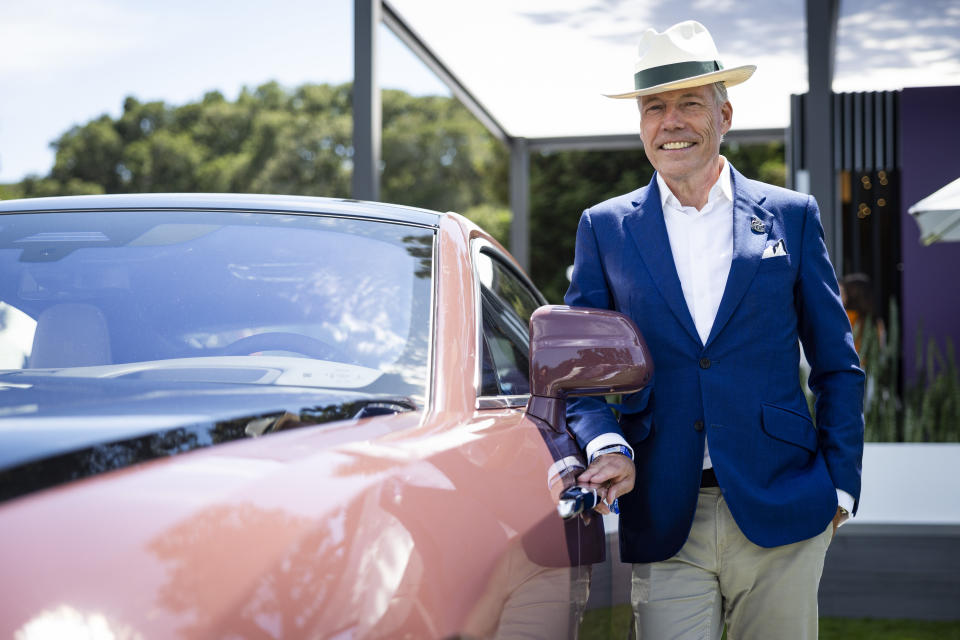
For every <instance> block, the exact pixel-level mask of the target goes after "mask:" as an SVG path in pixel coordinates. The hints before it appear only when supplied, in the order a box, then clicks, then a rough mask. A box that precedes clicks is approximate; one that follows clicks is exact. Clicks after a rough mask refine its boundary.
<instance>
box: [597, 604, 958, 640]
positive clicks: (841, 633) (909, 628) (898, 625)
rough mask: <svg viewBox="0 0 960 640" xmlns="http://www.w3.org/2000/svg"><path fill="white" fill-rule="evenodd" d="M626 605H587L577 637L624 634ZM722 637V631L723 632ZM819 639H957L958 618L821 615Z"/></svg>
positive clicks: (627, 620) (603, 637) (603, 639)
mask: <svg viewBox="0 0 960 640" xmlns="http://www.w3.org/2000/svg"><path fill="white" fill-rule="evenodd" d="M629 624H630V606H629V605H626V604H623V605H618V606H616V607H611V608H601V609H591V610H590V611H587V613H586V615H584V617H583V623H582V624H581V625H580V639H581V640H611V639H614V638H616V639H618V640H619V639H620V638H626V637H627V629H628V627H629ZM724 637H726V635H724ZM820 640H960V620H958V621H951V622H930V621H926V620H876V619H858V618H821V619H820Z"/></svg>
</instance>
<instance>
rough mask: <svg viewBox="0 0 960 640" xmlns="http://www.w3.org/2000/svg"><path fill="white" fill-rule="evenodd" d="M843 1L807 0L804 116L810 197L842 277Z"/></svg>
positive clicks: (831, 255)
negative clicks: (839, 70) (838, 80)
mask: <svg viewBox="0 0 960 640" xmlns="http://www.w3.org/2000/svg"><path fill="white" fill-rule="evenodd" d="M839 10H840V0H807V73H808V78H809V85H810V89H809V91H808V92H807V99H806V104H805V105H804V114H803V145H804V154H803V155H804V158H805V159H806V162H805V165H806V168H807V171H808V172H809V175H810V193H811V194H813V196H814V197H816V199H817V202H818V203H819V204H820V214H821V217H822V221H823V229H824V236H825V238H824V239H825V241H826V244H827V251H828V252H829V253H830V259H831V260H832V261H833V267H834V269H836V271H837V273H843V219H842V218H841V217H840V201H839V193H838V189H837V172H836V168H835V167H834V164H833V110H832V100H833V67H834V52H835V50H836V40H837V17H838V14H839Z"/></svg>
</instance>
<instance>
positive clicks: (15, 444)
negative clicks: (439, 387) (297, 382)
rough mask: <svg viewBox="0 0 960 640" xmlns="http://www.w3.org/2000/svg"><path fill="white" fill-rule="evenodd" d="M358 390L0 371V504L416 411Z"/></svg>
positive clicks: (408, 404)
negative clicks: (197, 455)
mask: <svg viewBox="0 0 960 640" xmlns="http://www.w3.org/2000/svg"><path fill="white" fill-rule="evenodd" d="M415 408H416V407H415V405H414V403H413V402H412V401H411V400H409V399H408V398H403V397H393V396H384V395H375V394H366V393H360V392H356V391H344V390H339V389H337V390H331V389H320V388H305V387H293V386H272V385H263V384H237V383H233V384H231V383H221V382H177V381H158V380H142V379H129V378H102V377H74V376H65V375H62V372H51V373H47V374H44V373H37V372H28V371H22V372H10V373H5V374H0V500H6V499H10V498H14V497H17V496H20V495H24V494H27V493H30V492H33V491H37V490H40V489H45V488H48V487H51V486H55V485H58V484H62V483H64V482H68V481H72V480H77V479H80V478H84V477H88V476H91V475H95V474H98V473H103V472H106V471H112V470H114V469H120V468H123V467H127V466H130V465H133V464H137V463H140V462H144V461H147V460H152V459H155V458H161V457H165V456H171V455H177V454H181V453H185V452H188V451H192V450H194V449H198V448H203V447H209V446H213V445H217V444H221V443H225V442H231V441H235V440H240V439H244V438H251V437H259V436H262V435H264V434H267V433H271V432H275V431H281V430H287V429H291V428H299V427H305V426H313V425H318V424H322V423H327V422H332V421H339V420H351V419H359V418H364V417H370V416H374V415H382V414H391V413H400V412H404V411H411V410H414V409H415Z"/></svg>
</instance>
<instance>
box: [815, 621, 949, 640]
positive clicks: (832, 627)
mask: <svg viewBox="0 0 960 640" xmlns="http://www.w3.org/2000/svg"><path fill="white" fill-rule="evenodd" d="M820 638H821V640H960V622H955V621H944V622H939V621H931V620H874V619H869V618H820Z"/></svg>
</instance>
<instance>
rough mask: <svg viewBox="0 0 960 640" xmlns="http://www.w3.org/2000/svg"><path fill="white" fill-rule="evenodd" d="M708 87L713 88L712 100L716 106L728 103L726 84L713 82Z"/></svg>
mask: <svg viewBox="0 0 960 640" xmlns="http://www.w3.org/2000/svg"><path fill="white" fill-rule="evenodd" d="M710 86H711V87H713V99H714V101H715V102H716V103H717V104H723V103H724V102H729V101H730V98H728V97H727V84H726V83H725V82H722V81H721V82H714V83H713V84H712V85H710Z"/></svg>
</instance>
